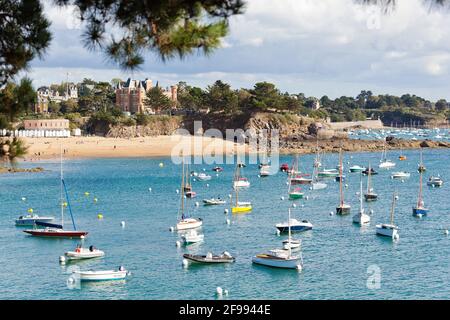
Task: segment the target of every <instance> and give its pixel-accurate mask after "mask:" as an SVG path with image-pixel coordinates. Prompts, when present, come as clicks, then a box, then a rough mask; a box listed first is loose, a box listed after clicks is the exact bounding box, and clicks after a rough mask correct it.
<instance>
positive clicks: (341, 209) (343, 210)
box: [336, 206, 351, 216]
mask: <svg viewBox="0 0 450 320" xmlns="http://www.w3.org/2000/svg"><path fill="white" fill-rule="evenodd" d="M350 209H351V208H350V207H349V206H341V207H336V214H338V215H341V216H344V215H347V214H350Z"/></svg>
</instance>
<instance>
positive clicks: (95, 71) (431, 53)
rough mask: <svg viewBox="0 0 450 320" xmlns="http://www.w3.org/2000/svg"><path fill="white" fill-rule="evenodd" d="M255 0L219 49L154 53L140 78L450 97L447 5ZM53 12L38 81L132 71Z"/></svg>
mask: <svg viewBox="0 0 450 320" xmlns="http://www.w3.org/2000/svg"><path fill="white" fill-rule="evenodd" d="M47 1H48V0H47ZM247 1H248V3H247V10H246V12H245V13H244V14H243V15H240V16H236V17H233V18H232V19H231V21H230V31H231V33H230V35H229V36H228V37H226V38H225V39H224V40H223V41H222V47H221V48H220V49H219V50H218V51H216V52H215V53H214V54H213V55H211V56H210V57H203V56H201V55H200V56H197V55H194V56H193V57H189V58H188V59H186V60H183V61H177V60H174V61H169V62H167V63H166V64H163V63H161V62H160V61H159V60H158V59H157V58H155V56H154V55H149V56H148V57H146V61H147V62H146V64H145V65H144V66H143V71H142V72H141V73H136V74H135V75H136V77H137V76H142V77H151V78H153V79H155V78H157V77H161V79H162V82H165V81H166V80H167V81H168V82H170V81H175V80H177V81H178V80H186V81H193V82H194V84H195V85H200V86H205V85H207V84H210V83H211V82H212V81H214V80H216V79H219V78H223V79H224V80H225V81H229V82H230V83H231V84H232V85H233V86H234V87H241V86H243V87H251V86H252V85H253V84H254V83H255V82H257V81H264V80H265V81H273V82H275V83H276V84H277V85H278V86H279V87H280V88H281V89H282V90H289V91H292V92H302V91H304V92H305V93H307V94H308V95H317V96H320V95H323V94H327V95H329V96H330V97H333V96H340V95H344V94H348V95H354V94H357V93H358V91H359V90H361V89H373V91H376V90H377V89H378V90H384V91H382V92H381V93H385V92H386V93H401V92H406V91H410V92H411V93H417V94H419V93H421V94H423V95H424V96H425V97H429V98H438V97H442V96H444V97H446V98H450V96H449V95H450V92H449V93H447V92H448V90H447V88H446V87H445V83H448V82H449V81H450V76H449V74H448V63H449V56H448V55H447V54H446V53H447V52H450V41H449V35H450V24H448V19H449V18H450V14H449V13H448V12H443V11H430V10H429V8H428V7H427V6H424V5H423V1H422V0H398V1H396V3H397V7H396V9H395V10H394V11H392V12H390V14H388V15H383V14H381V11H380V10H379V9H378V8H376V7H363V6H360V5H357V4H355V2H354V1H353V0H321V1H316V0H277V1H273V0H247ZM46 13H47V15H48V17H49V18H50V19H51V20H52V22H53V24H52V29H53V30H54V34H55V40H54V41H53V45H52V47H51V49H50V50H49V55H48V56H47V58H46V60H45V61H43V62H39V61H36V62H35V63H34V64H33V65H34V69H33V77H35V79H36V82H40V81H44V82H46V83H49V82H60V81H62V80H64V77H65V71H64V70H67V69H70V70H72V71H73V74H74V77H75V76H77V77H79V78H84V77H92V78H98V79H99V80H110V79H111V78H112V77H115V76H117V75H120V76H121V77H122V78H126V77H127V75H125V74H123V73H122V72H120V71H119V70H115V69H116V67H115V66H114V65H110V64H108V63H107V62H105V59H104V57H103V55H102V54H101V53H98V52H96V53H91V52H88V51H87V50H86V49H85V48H83V47H82V45H81V44H80V43H81V41H80V40H81V39H80V30H78V29H76V28H72V29H70V26H68V24H67V18H68V17H69V16H70V8H65V9H59V8H55V7H52V6H49V5H46ZM71 23H73V21H72V22H71ZM111 67H112V68H113V69H109V68H111ZM437 78H439V81H437ZM51 79H54V80H51ZM58 79H59V80H58ZM300 79H301V80H300Z"/></svg>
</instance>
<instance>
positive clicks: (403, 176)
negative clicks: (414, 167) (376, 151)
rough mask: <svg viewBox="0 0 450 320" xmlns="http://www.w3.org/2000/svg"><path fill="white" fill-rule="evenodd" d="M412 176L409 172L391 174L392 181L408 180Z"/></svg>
mask: <svg viewBox="0 0 450 320" xmlns="http://www.w3.org/2000/svg"><path fill="white" fill-rule="evenodd" d="M410 176H411V174H410V173H409V172H405V171H398V172H393V173H392V174H391V178H392V179H407V178H409V177H410Z"/></svg>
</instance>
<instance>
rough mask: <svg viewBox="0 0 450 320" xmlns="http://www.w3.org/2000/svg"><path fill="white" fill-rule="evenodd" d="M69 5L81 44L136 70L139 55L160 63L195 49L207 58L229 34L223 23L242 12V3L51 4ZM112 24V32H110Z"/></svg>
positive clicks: (123, 0)
mask: <svg viewBox="0 0 450 320" xmlns="http://www.w3.org/2000/svg"><path fill="white" fill-rule="evenodd" d="M55 3H56V4H58V5H74V6H75V7H76V8H77V9H78V10H77V11H79V14H80V17H81V19H82V20H83V22H84V23H85V25H86V27H85V31H84V35H83V38H84V43H85V45H86V46H87V47H88V48H90V49H101V50H104V51H105V52H106V54H107V56H108V57H109V58H110V59H111V60H112V61H114V62H115V63H117V64H118V65H119V66H120V67H122V68H123V69H136V68H137V67H139V66H140V65H141V64H142V63H143V62H144V58H143V53H144V52H145V51H147V50H149V51H153V52H156V53H157V54H158V55H159V56H160V57H161V58H162V59H163V60H166V59H169V58H172V57H174V56H179V57H184V56H185V55H187V54H191V53H193V52H194V51H196V50H201V51H202V52H203V53H205V54H208V53H210V52H211V51H212V50H213V49H215V48H217V47H219V46H220V40H221V39H222V38H223V37H224V36H225V35H226V34H227V32H228V19H229V17H230V16H232V15H236V14H239V13H241V12H242V11H243V2H242V1H241V0H198V1H178V0H177V1H166V0H158V1H130V0H99V1H90V0H55ZM109 25H114V26H115V28H109Z"/></svg>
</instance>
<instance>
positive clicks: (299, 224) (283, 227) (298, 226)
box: [275, 218, 313, 233]
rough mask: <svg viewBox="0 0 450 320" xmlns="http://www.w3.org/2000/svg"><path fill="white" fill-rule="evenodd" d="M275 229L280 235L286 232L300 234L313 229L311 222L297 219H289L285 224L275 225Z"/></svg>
mask: <svg viewBox="0 0 450 320" xmlns="http://www.w3.org/2000/svg"><path fill="white" fill-rule="evenodd" d="M275 227H276V228H277V229H278V230H279V231H280V233H284V232H288V231H289V230H290V232H302V231H308V230H311V229H312V228H313V225H312V223H311V222H309V221H307V220H303V221H298V220H297V219H293V218H291V219H290V220H289V221H287V222H282V223H277V224H276V225H275Z"/></svg>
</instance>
